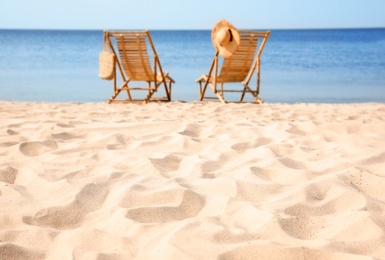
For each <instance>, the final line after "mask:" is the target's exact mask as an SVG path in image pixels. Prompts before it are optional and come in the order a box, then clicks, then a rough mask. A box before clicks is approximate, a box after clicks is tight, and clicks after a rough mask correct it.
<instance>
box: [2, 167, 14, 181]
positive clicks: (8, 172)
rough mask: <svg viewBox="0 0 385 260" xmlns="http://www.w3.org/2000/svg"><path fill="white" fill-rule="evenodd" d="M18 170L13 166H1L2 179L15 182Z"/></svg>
mask: <svg viewBox="0 0 385 260" xmlns="http://www.w3.org/2000/svg"><path fill="white" fill-rule="evenodd" d="M17 173H18V170H17V169H15V168H12V167H4V168H0V181H2V182H5V183H8V184H14V183H15V180H16V176H17Z"/></svg>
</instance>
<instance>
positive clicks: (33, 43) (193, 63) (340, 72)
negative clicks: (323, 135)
mask: <svg viewBox="0 0 385 260" xmlns="http://www.w3.org/2000/svg"><path fill="white" fill-rule="evenodd" d="M151 35H152V38H153V40H154V43H155V46H156V49H157V52H158V55H159V57H160V60H161V63H162V66H163V69H164V70H165V71H168V72H169V73H170V75H171V77H173V78H174V79H175V81H176V84H175V85H174V86H173V100H183V101H196V100H198V86H197V84H196V83H195V80H196V79H197V78H198V77H199V76H200V75H201V74H203V73H207V72H208V69H209V66H210V63H211V61H212V58H213V55H214V49H213V47H212V44H211V37H210V31H209V30H203V31H194V30H193V31H151ZM102 40H103V32H102V31H62V30H57V31H55V30H53V31H51V30H0V49H1V52H0V100H13V101H48V102H104V101H107V100H108V98H109V97H110V96H111V95H112V82H111V81H105V80H101V79H99V78H98V55H99V52H100V51H101V49H102V44H103V43H102ZM261 76H262V77H261V97H262V98H263V99H264V100H265V101H266V102H337V103H345V102H385V29H343V30H342V29H341V30H272V33H271V36H270V39H269V41H268V43H267V44H266V47H265V49H264V52H263V54H262V65H261Z"/></svg>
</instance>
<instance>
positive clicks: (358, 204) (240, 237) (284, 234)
mask: <svg viewBox="0 0 385 260" xmlns="http://www.w3.org/2000/svg"><path fill="white" fill-rule="evenodd" d="M0 116H1V121H0V258H1V259H12V260H14V259H55V260H56V259H98V260H101V259H285V260H288V259H385V217H384V216H385V104H380V103H362V104H304V103H298V104H267V103H265V104H262V105H252V104H227V105H223V104H220V103H216V102H207V103H206V102H205V103H199V102H178V101H175V102H170V103H150V104H146V105H139V104H112V105H109V104H107V103H26V102H0Z"/></svg>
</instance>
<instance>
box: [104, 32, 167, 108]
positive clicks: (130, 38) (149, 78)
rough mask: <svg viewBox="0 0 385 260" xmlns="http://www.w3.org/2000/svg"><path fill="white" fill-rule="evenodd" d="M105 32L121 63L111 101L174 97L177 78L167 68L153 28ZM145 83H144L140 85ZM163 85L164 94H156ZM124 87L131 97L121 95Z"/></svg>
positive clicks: (109, 44)
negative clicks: (119, 97)
mask: <svg viewBox="0 0 385 260" xmlns="http://www.w3.org/2000/svg"><path fill="white" fill-rule="evenodd" d="M104 34H105V41H107V42H106V43H105V44H107V45H108V46H109V48H110V50H111V52H112V53H113V54H114V55H115V57H116V58H115V65H116V67H117V69H116V67H115V68H114V76H113V80H114V83H113V87H114V93H113V95H112V97H111V98H110V99H109V103H111V102H115V101H120V102H137V101H139V102H143V103H147V102H151V101H171V86H172V84H173V83H175V81H174V80H173V79H172V78H171V77H170V76H169V74H168V73H167V72H164V71H163V68H162V65H161V63H160V60H159V57H158V54H157V52H156V50H155V46H154V43H153V41H152V38H151V35H150V32H149V31H148V30H146V31H104ZM115 47H116V48H117V51H116V50H115ZM150 59H152V62H151V61H150ZM117 73H119V74H120V78H119V80H121V84H120V87H118V86H117V84H118V79H117ZM143 83H144V85H139V86H138V84H143ZM160 87H161V89H164V91H163V92H164V95H163V96H162V97H155V96H154V94H155V93H156V92H158V90H159V92H160V89H159V88H160ZM122 91H123V92H126V93H127V99H117V97H118V95H119V94H120V93H121V92H122ZM133 92H135V93H136V95H137V96H136V97H134V96H133ZM139 93H141V96H140V94H139Z"/></svg>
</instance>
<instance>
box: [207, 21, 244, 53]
mask: <svg viewBox="0 0 385 260" xmlns="http://www.w3.org/2000/svg"><path fill="white" fill-rule="evenodd" d="M211 40H212V42H213V45H214V48H215V49H216V50H217V51H219V55H221V56H223V57H225V58H228V57H230V56H231V55H232V54H233V53H234V52H235V51H236V50H237V48H238V46H239V43H240V42H241V37H240V36H239V32H238V30H237V29H236V28H235V27H234V26H233V25H232V24H230V23H229V22H228V21H226V20H221V21H219V22H218V23H217V24H216V25H215V26H214V28H213V30H212V31H211Z"/></svg>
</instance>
